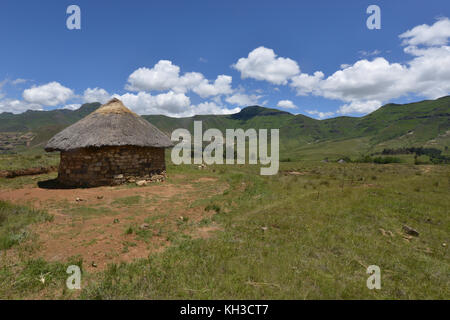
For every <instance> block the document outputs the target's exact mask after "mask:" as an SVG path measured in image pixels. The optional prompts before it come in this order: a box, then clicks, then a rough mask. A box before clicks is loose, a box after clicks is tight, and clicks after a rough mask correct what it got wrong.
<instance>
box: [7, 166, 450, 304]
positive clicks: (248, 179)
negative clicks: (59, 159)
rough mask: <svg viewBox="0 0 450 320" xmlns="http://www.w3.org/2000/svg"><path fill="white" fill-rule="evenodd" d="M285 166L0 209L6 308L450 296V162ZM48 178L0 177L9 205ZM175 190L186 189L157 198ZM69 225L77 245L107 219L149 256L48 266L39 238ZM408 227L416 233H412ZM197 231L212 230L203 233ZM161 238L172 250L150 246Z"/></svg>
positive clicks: (172, 178)
mask: <svg viewBox="0 0 450 320" xmlns="http://www.w3.org/2000/svg"><path fill="white" fill-rule="evenodd" d="M40 159H41V158H39V159H36V160H40ZM4 161H6V160H4V159H3V160H1V159H0V163H4ZM8 161H11V159H10V160H8ZM31 162H32V161H31ZM280 165H281V167H280V172H279V174H278V175H276V176H266V177H264V176H260V175H259V174H258V173H259V166H249V165H247V166H238V165H234V166H225V165H223V166H208V167H206V169H203V170H199V169H198V168H197V167H196V166H173V165H169V167H168V170H167V172H168V176H169V178H168V181H166V182H165V183H163V184H162V186H155V187H154V188H153V187H149V189H148V192H147V191H145V192H143V191H142V190H147V189H141V188H140V187H136V186H135V185H126V186H121V187H114V188H116V189H117V190H116V189H114V188H112V189H113V190H112V191H111V192H115V191H117V194H122V193H123V194H122V195H120V196H116V197H115V198H114V197H113V198H111V199H110V200H108V201H109V202H106V201H104V204H102V205H101V206H99V205H97V204H94V205H91V204H90V203H89V201H90V200H89V199H90V198H89V199H88V201H86V204H76V203H72V202H68V201H65V202H64V201H62V200H61V201H59V202H58V201H56V200H54V201H51V200H48V201H39V205H38V201H28V202H26V205H27V206H28V208H26V207H23V204H24V201H12V202H17V203H15V204H11V203H9V202H8V203H6V202H1V203H0V239H2V240H1V241H2V247H1V250H2V251H1V253H0V257H1V262H0V282H1V283H2V285H1V286H0V298H2V299H22V298H25V299H35V298H56V299H74V298H83V299H130V298H131V299H176V298H181V299H449V298H450V291H449V288H450V260H449V254H448V244H449V240H450V239H449V238H450V237H449V236H450V219H449V211H450V196H449V195H450V167H449V166H444V165H442V166H440V165H433V166H431V165H414V164H409V163H402V164H386V165H376V164H355V163H345V164H338V163H321V162H317V161H302V162H284V163H281V164H280ZM50 176H51V175H50ZM48 178H49V175H42V176H38V178H36V177H23V178H15V179H4V178H3V179H0V186H1V189H0V195H1V194H6V193H7V192H9V193H8V194H14V193H11V192H21V190H22V189H24V188H28V189H26V191H27V192H33V190H34V188H36V189H37V187H36V183H37V181H39V180H45V179H48ZM14 181H15V182H14ZM179 186H181V188H180V190H187V193H181V191H179V189H174V190H175V191H176V193H175V194H170V195H167V194H165V193H164V192H162V193H157V192H156V191H157V190H159V189H157V188H163V187H167V188H169V189H167V190H171V189H170V188H172V187H173V188H177V187H178V188H179ZM152 188H153V189H152ZM152 190H153V191H152ZM162 190H165V189H162ZM211 190H214V192H212V191H211ZM88 191H89V190H87V191H83V192H86V194H87V192H88ZM91 191H92V190H91ZM91 191H89V192H91ZM92 192H93V191H92ZM105 192H106V191H105ZM125 192H127V193H126V194H125ZM208 192H209V193H208ZM23 194H24V195H26V192H24V193H23ZM74 197H75V195H74ZM0 198H1V196H0ZM18 199H19V198H18ZM98 201H103V200H98ZM19 202H21V203H19ZM173 203H177V206H175V205H173V206H172V204H173ZM19 204H20V206H18V205H19ZM32 207H36V208H38V209H33V208H32ZM183 210H184V212H185V213H183ZM61 215H64V218H67V219H71V220H67V221H71V223H72V224H73V231H74V233H73V239H74V241H75V240H76V239H77V237H79V236H80V233H75V231H76V230H78V229H76V228H77V223H78V222H77V221H80V219H81V220H83V219H87V221H91V224H95V222H96V221H97V220H92V219H100V217H99V216H101V217H102V219H103V218H105V219H109V220H107V221H110V222H111V223H110V225H112V226H114V223H115V222H114V223H113V220H114V221H116V220H115V219H117V221H119V218H120V227H119V229H117V230H119V232H120V237H125V238H124V239H126V241H124V242H123V243H122V247H121V248H122V249H121V251H120V253H118V255H119V256H120V255H122V254H123V255H127V254H129V252H133V250H137V249H136V248H142V250H143V251H142V252H144V253H145V256H144V257H141V258H137V259H134V260H132V261H127V262H122V263H120V262H114V263H110V264H108V265H107V266H106V267H105V268H101V269H100V270H96V269H95V268H92V267H91V261H90V260H87V259H86V258H85V257H83V254H79V255H74V256H70V257H65V258H64V259H61V260H57V259H56V260H55V259H52V261H50V260H49V259H45V257H44V258H43V257H41V256H40V252H41V251H43V250H44V251H45V242H42V241H40V237H39V234H41V235H42V232H41V233H39V230H40V231H42V230H46V229H45V228H48V230H52V229H55V228H56V226H57V225H58V219H60V216H61ZM53 216H55V221H53V218H52V217H53ZM127 217H130V219H129V220H127ZM134 217H136V219H134ZM89 219H91V220H89ZM133 219H134V220H133ZM141 222H145V223H146V224H148V228H149V230H151V232H150V231H147V229H141V228H140V227H139V224H140V223H141ZM88 223H89V222H88ZM108 225H109V224H108ZM403 225H408V226H410V227H412V228H414V229H416V230H417V231H418V232H419V236H417V237H414V236H409V235H407V234H406V233H405V232H404V231H403V230H402V227H403ZM69 227H70V228H71V227H72V226H70V225H69V226H68V228H69ZM99 228H100V229H98V230H101V231H99V233H98V234H93V235H92V237H91V238H89V239H88V240H89V241H88V240H86V241H85V242H84V243H83V246H85V248H86V249H85V250H86V251H88V250H89V248H94V247H95V242H97V241H102V240H101V239H100V235H102V236H105V234H107V233H108V230H109V229H107V228H106V227H105V228H103V229H101V228H102V226H101V225H100V226H99ZM208 228H209V229H208ZM111 230H112V229H111ZM199 230H212V231H211V232H210V234H208V236H204V237H202V236H198V234H200V231H199ZM69 231H70V232H72V229H70V230H69ZM41 238H42V236H41ZM154 238H158V239H160V238H161V239H162V238H163V239H164V241H165V242H164V243H165V245H164V246H159V247H158V248H159V249H158V250H153V249H152V248H153V247H152V245H151V244H152V243H153V242H152V241H153V240H154ZM3 239H6V240H3ZM11 239H13V241H12V240H11ZM41 240H42V239H41ZM3 243H5V244H3ZM127 250H128V251H127ZM81 252H83V251H81ZM70 264H77V265H79V266H81V267H82V271H83V273H82V290H79V291H77V290H75V291H71V290H68V289H67V288H66V286H65V281H66V279H67V277H68V274H66V268H67V267H68V266H69V265H70ZM369 265H378V266H379V267H380V269H381V289H380V290H369V289H368V288H367V287H366V280H367V277H368V275H367V274H366V269H367V267H368V266H369ZM43 279H44V280H43Z"/></svg>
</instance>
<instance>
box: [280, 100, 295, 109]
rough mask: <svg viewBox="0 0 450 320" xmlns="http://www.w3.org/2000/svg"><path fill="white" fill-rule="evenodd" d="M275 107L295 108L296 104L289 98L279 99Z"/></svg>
mask: <svg viewBox="0 0 450 320" xmlns="http://www.w3.org/2000/svg"><path fill="white" fill-rule="evenodd" d="M277 107H279V108H286V109H297V106H296V105H295V104H294V103H293V102H292V101H291V100H280V101H278V103H277Z"/></svg>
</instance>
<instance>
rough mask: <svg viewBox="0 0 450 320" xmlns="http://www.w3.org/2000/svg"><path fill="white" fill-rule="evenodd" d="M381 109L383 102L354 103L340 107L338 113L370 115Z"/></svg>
mask: <svg viewBox="0 0 450 320" xmlns="http://www.w3.org/2000/svg"><path fill="white" fill-rule="evenodd" d="M379 107H381V102H380V101H377V100H369V101H352V102H351V103H348V104H344V105H342V106H341V107H339V110H338V111H337V112H338V113H340V114H349V113H369V112H372V111H375V110H377V109H378V108H379Z"/></svg>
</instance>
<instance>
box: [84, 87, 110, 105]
mask: <svg viewBox="0 0 450 320" xmlns="http://www.w3.org/2000/svg"><path fill="white" fill-rule="evenodd" d="M110 98H111V95H110V94H109V93H108V91H106V90H105V89H102V88H93V89H91V88H87V89H86V90H84V94H83V101H84V102H87V103H89V102H100V103H102V104H103V103H106V102H108V100H109V99H110Z"/></svg>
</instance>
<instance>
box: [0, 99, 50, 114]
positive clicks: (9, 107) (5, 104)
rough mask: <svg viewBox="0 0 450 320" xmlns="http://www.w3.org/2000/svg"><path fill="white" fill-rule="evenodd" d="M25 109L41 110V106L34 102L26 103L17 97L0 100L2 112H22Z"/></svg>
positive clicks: (0, 110)
mask: <svg viewBox="0 0 450 320" xmlns="http://www.w3.org/2000/svg"><path fill="white" fill-rule="evenodd" d="M27 110H43V109H42V106H41V105H39V104H36V103H28V102H26V101H23V100H17V99H4V100H0V113H2V112H12V113H15V114H17V113H22V112H25V111H27Z"/></svg>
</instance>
